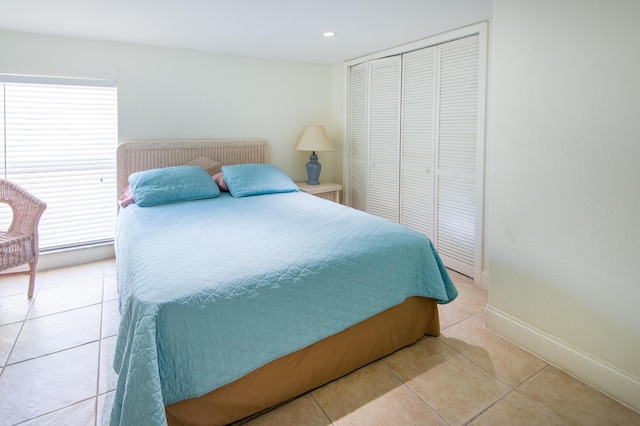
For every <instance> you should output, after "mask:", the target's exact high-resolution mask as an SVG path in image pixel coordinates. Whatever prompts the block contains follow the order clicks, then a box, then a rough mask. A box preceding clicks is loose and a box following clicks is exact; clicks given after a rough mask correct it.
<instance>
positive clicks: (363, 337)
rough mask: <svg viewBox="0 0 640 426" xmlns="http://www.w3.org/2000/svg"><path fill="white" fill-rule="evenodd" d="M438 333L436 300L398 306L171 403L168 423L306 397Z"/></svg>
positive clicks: (216, 420)
mask: <svg viewBox="0 0 640 426" xmlns="http://www.w3.org/2000/svg"><path fill="white" fill-rule="evenodd" d="M426 334H429V335H432V336H437V335H439V334H440V321H439V318H438V308H437V304H436V302H435V300H433V299H427V298H422V297H411V298H409V299H407V300H405V301H404V302H403V303H401V304H400V305H397V306H394V307H393V308H390V309H387V310H386V311H384V312H381V313H380V314H378V315H376V316H374V317H372V318H369V319H368V320H366V321H363V322H361V323H359V324H356V325H354V326H352V327H350V328H348V329H346V330H344V331H342V332H340V333H338V334H336V335H333V336H330V337H327V338H326V339H323V340H321V341H319V342H317V343H314V344H313V345H311V346H308V347H306V348H304V349H301V350H299V351H297V352H294V353H292V354H289V355H286V356H284V357H282V358H279V359H276V360H274V361H272V362H270V363H269V364H267V365H265V366H263V367H261V368H259V369H257V370H255V371H253V372H251V373H249V374H247V375H246V376H244V377H242V378H240V379H238V380H236V381H235V382H232V383H229V384H227V385H225V386H223V387H221V388H218V389H216V390H214V391H212V392H210V393H208V394H206V395H203V396H201V397H199V398H193V399H188V400H185V401H180V402H177V403H175V404H171V405H168V406H167V407H166V408H165V410H166V413H167V422H168V423H169V425H224V424H228V423H231V422H234V421H236V420H240V419H242V418H245V417H247V416H250V415H252V414H255V413H258V412H260V411H262V410H264V409H266V408H269V407H272V406H274V405H277V404H279V403H281V402H284V401H287V400H289V399H291V398H294V397H296V396H298V395H302V394H303V393H305V392H308V391H310V390H312V389H315V388H317V387H319V386H322V385H324V384H326V383H328V382H330V381H332V380H335V379H337V378H339V377H341V376H344V375H345V374H348V373H350V372H352V371H354V370H356V369H358V368H360V367H362V366H364V365H366V364H368V363H370V362H372V361H375V360H377V359H379V358H382V357H384V356H386V355H388V354H390V353H392V352H394V351H396V350H398V349H400V348H402V347H404V346H408V345H410V344H412V343H414V342H416V341H417V340H418V339H420V338H421V337H422V336H424V335H426Z"/></svg>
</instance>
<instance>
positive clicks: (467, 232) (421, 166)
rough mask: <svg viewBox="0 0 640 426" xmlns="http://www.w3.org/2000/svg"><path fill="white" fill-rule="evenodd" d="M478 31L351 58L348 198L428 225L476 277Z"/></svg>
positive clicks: (480, 126) (453, 260) (455, 262)
mask: <svg viewBox="0 0 640 426" xmlns="http://www.w3.org/2000/svg"><path fill="white" fill-rule="evenodd" d="M483 49H485V50H486V47H485V45H484V43H481V37H480V35H479V34H472V35H468V36H464V37H460V38H457V39H455V40H450V41H445V42H441V43H438V44H434V45H430V46H427V47H422V48H419V49H415V50H411V51H406V52H402V53H398V54H393V55H390V56H387V57H380V58H375V59H370V60H367V61H364V62H361V63H357V64H354V65H352V66H350V68H349V103H348V105H349V114H348V120H349V125H348V142H349V148H348V155H349V157H348V166H347V172H348V182H349V184H348V196H347V200H348V203H349V204H350V205H351V206H352V207H354V208H357V209H360V210H364V211H367V212H369V213H372V214H375V215H378V216H381V217H384V218H386V219H389V220H392V221H394V222H399V223H402V224H404V225H407V226H409V227H411V228H413V229H415V230H417V231H419V232H422V233H423V234H425V235H427V236H428V237H429V238H430V239H431V240H432V241H433V243H434V245H435V247H436V248H437V250H438V252H439V253H440V256H441V257H442V259H443V261H444V263H445V265H446V266H447V267H449V268H451V269H454V270H456V271H459V272H461V273H463V274H465V275H468V276H470V277H473V278H474V279H479V278H480V276H479V275H480V272H481V252H482V189H483V161H484V160H483V139H484V90H485V82H484V78H485V77H484V76H485V74H484V66H485V65H484V63H485V61H486V59H485V58H486V52H482V50H483Z"/></svg>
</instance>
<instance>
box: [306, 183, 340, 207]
mask: <svg viewBox="0 0 640 426" xmlns="http://www.w3.org/2000/svg"><path fill="white" fill-rule="evenodd" d="M296 185H298V188H300V191H302V192H306V193H307V194H313V195H315V196H316V197H320V198H324V199H325V200H329V201H334V202H336V203H339V202H340V191H342V185H339V184H337V183H329V182H324V183H320V184H318V185H309V184H308V183H307V182H296Z"/></svg>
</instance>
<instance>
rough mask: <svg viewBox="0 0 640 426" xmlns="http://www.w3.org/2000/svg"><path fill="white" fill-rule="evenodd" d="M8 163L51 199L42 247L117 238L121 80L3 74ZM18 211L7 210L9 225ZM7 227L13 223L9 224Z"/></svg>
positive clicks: (13, 173) (11, 171)
mask: <svg viewBox="0 0 640 426" xmlns="http://www.w3.org/2000/svg"><path fill="white" fill-rule="evenodd" d="M0 84H1V85H2V86H1V90H2V92H1V96H2V108H1V109H0V114H1V119H2V124H1V126H2V128H1V129H0V130H1V131H2V135H1V137H2V142H3V149H2V153H1V156H2V158H1V161H2V163H1V164H0V167H2V170H1V171H2V175H3V177H4V178H5V179H8V180H11V181H13V182H15V183H17V184H18V185H20V186H22V187H24V188H25V189H26V190H28V191H29V192H31V193H32V194H34V195H35V196H37V197H38V198H40V199H42V200H43V201H45V202H46V203H47V210H46V211H45V212H44V214H43V216H42V219H41V221H40V227H39V231H40V250H41V251H47V250H54V249H61V248H69V247H75V246H82V245H89V244H96V243H102V242H108V241H112V240H113V233H114V227H115V220H116V197H117V195H116V191H117V189H116V163H115V156H116V147H117V96H116V87H115V83H114V82H108V81H95V80H75V79H74V80H66V79H51V78H39V77H16V76H0ZM10 214H11V212H10V211H8V209H3V210H2V211H1V212H0V220H1V221H2V224H3V225H4V224H6V225H8V223H9V221H10V220H11V219H10ZM5 229H6V228H5Z"/></svg>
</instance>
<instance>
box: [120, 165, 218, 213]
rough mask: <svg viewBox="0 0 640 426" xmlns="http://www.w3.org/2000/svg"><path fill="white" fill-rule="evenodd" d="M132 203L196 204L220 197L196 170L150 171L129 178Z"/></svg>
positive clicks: (191, 168) (142, 204)
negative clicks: (194, 201) (206, 199)
mask: <svg viewBox="0 0 640 426" xmlns="http://www.w3.org/2000/svg"><path fill="white" fill-rule="evenodd" d="M129 185H130V186H131V192H133V199H134V200H135V203H136V204H137V205H139V206H140V207H147V206H155V205H158V204H168V203H177V202H180V201H189V200H200V199H203V198H213V197H217V196H218V195H220V189H218V185H216V183H215V182H214V181H213V179H211V176H209V174H208V173H207V172H206V171H205V170H204V169H203V168H202V167H198V166H176V167H166V168H163V169H151V170H145V171H142V172H136V173H133V174H132V175H131V176H129Z"/></svg>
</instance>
